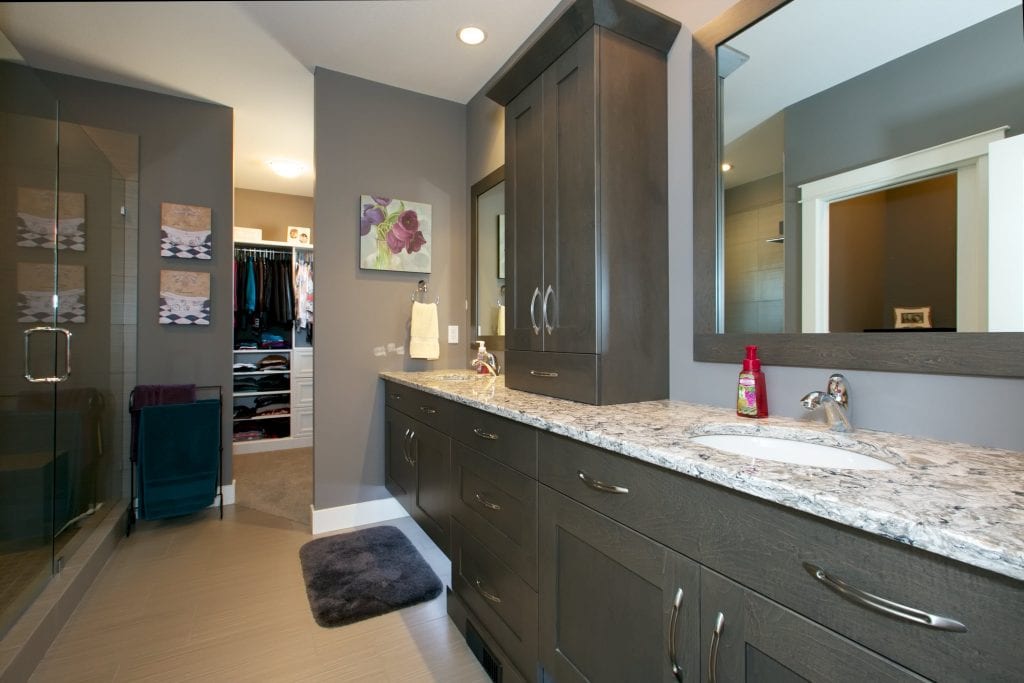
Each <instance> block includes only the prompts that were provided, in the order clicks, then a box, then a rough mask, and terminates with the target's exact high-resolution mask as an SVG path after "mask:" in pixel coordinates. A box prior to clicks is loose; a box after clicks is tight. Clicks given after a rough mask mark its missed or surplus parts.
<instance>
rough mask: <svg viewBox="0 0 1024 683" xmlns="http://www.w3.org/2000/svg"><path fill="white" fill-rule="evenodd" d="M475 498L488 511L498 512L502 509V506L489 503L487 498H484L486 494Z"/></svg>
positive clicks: (478, 494)
mask: <svg viewBox="0 0 1024 683" xmlns="http://www.w3.org/2000/svg"><path fill="white" fill-rule="evenodd" d="M473 497H474V498H476V502H478V503H480V504H481V505H483V506H484V507H485V508H487V509H488V510H495V511H497V510H500V509H501V506H500V505H498V504H497V503H492V502H491V501H489V500H487V499H486V498H484V494H482V493H477V494H476V495H474V496H473Z"/></svg>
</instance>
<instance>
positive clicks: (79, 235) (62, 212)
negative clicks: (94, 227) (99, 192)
mask: <svg viewBox="0 0 1024 683" xmlns="http://www.w3.org/2000/svg"><path fill="white" fill-rule="evenodd" d="M55 198H56V199H57V200H58V201H57V206H56V210H57V213H56V216H57V230H56V235H55V234H54V225H53V217H54V199H55ZM17 239H18V242H17V243H18V246H19V247H40V248H43V249H53V248H54V245H56V247H57V248H58V249H71V250H73V251H85V194H84V193H82V192H60V193H55V192H54V191H53V190H45V189H40V188H35V187H19V188H18V229H17Z"/></svg>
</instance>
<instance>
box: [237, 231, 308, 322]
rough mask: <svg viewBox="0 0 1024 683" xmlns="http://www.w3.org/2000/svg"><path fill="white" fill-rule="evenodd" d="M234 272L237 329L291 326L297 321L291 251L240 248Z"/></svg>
mask: <svg viewBox="0 0 1024 683" xmlns="http://www.w3.org/2000/svg"><path fill="white" fill-rule="evenodd" d="M234 272H235V294H234V300H235V303H234V310H235V312H236V316H235V327H236V328H239V327H245V326H247V325H248V326H255V327H257V328H261V327H266V326H267V325H290V324H291V323H292V321H293V320H295V306H294V303H293V300H294V297H295V292H294V284H293V278H292V272H291V251H290V250H285V251H281V250H274V249H260V248H249V247H238V248H236V249H235V267H234ZM239 312H241V313H242V315H237V314H238V313H239Z"/></svg>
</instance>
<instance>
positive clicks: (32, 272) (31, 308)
mask: <svg viewBox="0 0 1024 683" xmlns="http://www.w3.org/2000/svg"><path fill="white" fill-rule="evenodd" d="M18 322H19V323H40V324H47V325H52V324H54V323H56V324H60V325H64V324H67V323H84V322H85V266H58V267H57V315H56V318H54V311H53V264H52V263H19V264H18Z"/></svg>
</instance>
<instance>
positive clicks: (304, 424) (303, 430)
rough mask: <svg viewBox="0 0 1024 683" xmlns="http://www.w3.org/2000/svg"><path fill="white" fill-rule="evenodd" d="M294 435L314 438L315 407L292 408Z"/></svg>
mask: <svg viewBox="0 0 1024 683" xmlns="http://www.w3.org/2000/svg"><path fill="white" fill-rule="evenodd" d="M292 435H293V436H297V437H298V436H313V406H312V405H310V406H309V407H308V408H292Z"/></svg>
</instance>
